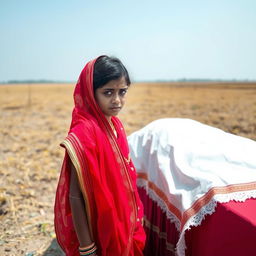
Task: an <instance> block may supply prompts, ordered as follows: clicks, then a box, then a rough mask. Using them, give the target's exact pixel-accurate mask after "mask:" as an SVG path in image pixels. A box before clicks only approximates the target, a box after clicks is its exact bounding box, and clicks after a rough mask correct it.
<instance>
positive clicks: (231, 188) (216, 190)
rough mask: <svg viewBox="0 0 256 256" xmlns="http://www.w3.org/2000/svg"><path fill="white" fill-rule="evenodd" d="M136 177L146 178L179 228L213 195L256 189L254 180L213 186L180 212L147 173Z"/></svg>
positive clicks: (140, 173) (141, 173)
mask: <svg viewBox="0 0 256 256" xmlns="http://www.w3.org/2000/svg"><path fill="white" fill-rule="evenodd" d="M138 178H140V179H144V180H146V181H147V183H148V187H149V188H150V189H152V190H153V191H154V192H155V193H156V194H157V196H159V197H160V198H161V199H162V200H163V201H164V203H165V204H166V206H167V207H168V209H169V210H170V211H171V212H172V213H173V214H175V215H176V217H177V218H178V219H179V221H180V222H181V230H182V229H183V227H184V225H185V223H186V222H187V221H188V219H189V218H191V217H192V216H194V215H195V214H196V213H197V212H198V211H199V210H200V209H201V208H202V207H203V206H205V205H206V204H208V203H209V202H210V200H211V199H212V198H213V197H214V195H217V194H229V193H234V192H242V191H250V190H256V182H250V183H243V184H232V185H228V186H225V187H213V188H211V189H210V190H209V191H208V192H207V193H206V194H205V195H204V196H202V197H200V198H199V199H197V200H196V201H195V203H194V204H193V205H192V206H191V207H190V208H189V209H187V210H186V211H185V212H184V213H183V214H182V213H181V212H180V211H179V210H178V209H177V208H176V207H175V206H174V205H173V204H171V203H170V202H169V200H168V198H167V196H166V195H165V194H164V192H163V191H162V190H161V189H159V188H158V187H157V186H156V185H155V184H154V183H153V182H151V181H150V180H149V179H148V175H147V173H143V172H139V173H138Z"/></svg>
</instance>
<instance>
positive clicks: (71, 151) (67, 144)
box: [61, 134, 93, 239]
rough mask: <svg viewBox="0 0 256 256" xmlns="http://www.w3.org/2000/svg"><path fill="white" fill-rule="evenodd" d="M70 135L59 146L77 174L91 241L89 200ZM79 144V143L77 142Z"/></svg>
mask: <svg viewBox="0 0 256 256" xmlns="http://www.w3.org/2000/svg"><path fill="white" fill-rule="evenodd" d="M71 136H72V135H71V134H69V136H68V137H67V138H66V139H65V140H64V141H63V142H62V143H61V145H63V146H64V147H65V148H66V149H67V152H68V155H69V157H70V159H71V161H72V163H73V165H74V167H75V169H76V172H77V176H78V180H79V184H80V189H81V191H82V194H83V197H84V201H85V202H84V203H85V211H86V214H87V218H88V224H89V228H90V234H91V238H92V239H93V232H92V225H91V210H90V207H89V199H88V194H87V191H86V189H85V184H84V182H83V176H82V168H81V163H80V162H79V160H78V159H79V158H78V157H77V154H76V151H75V149H74V145H73V144H74V142H73V141H72V140H73V139H72V137H71ZM78 143H79V142H78Z"/></svg>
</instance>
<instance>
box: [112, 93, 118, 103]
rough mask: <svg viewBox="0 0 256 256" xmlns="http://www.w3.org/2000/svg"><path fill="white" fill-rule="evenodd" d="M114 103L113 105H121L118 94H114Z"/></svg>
mask: <svg viewBox="0 0 256 256" xmlns="http://www.w3.org/2000/svg"><path fill="white" fill-rule="evenodd" d="M112 103H113V104H119V103H120V98H119V95H118V94H114V96H113V98H112Z"/></svg>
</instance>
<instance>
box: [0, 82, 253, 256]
mask: <svg viewBox="0 0 256 256" xmlns="http://www.w3.org/2000/svg"><path fill="white" fill-rule="evenodd" d="M72 91H73V85H71V84H33V85H0V110H1V112H0V113H1V117H0V131H1V134H0V176H1V180H0V220H1V225H0V245H1V246H0V255H3V256H7V255H8V256H12V255H13V256H14V255H15V256H17V255H27V256H33V255H61V253H60V251H59V250H58V247H57V244H56V241H55V239H54V238H55V235H54V229H53V204H54V193H55V188H56V183H57V178H58V175H59V170H60V168H61V162H62V158H63V155H64V152H63V149H62V148H60V147H59V143H60V142H61V141H62V140H63V138H65V136H66V134H67V131H68V128H69V124H70V118H71V112H72V107H73V99H72ZM165 117H182V118H191V119H195V120H198V121H200V122H203V123H206V124H209V125H212V126H215V127H218V128H221V129H223V130H225V131H227V132H231V133H234V134H237V135H241V136H244V137H247V138H250V139H253V140H256V84H253V83H244V84H242V83H234V84H232V83H218V84H217V83H138V84H134V85H132V87H131V88H130V92H129V95H128V99H127V104H126V106H125V108H124V110H123V111H122V113H121V114H120V118H121V119H122V121H123V123H124V126H125V128H126V131H127V134H130V133H131V132H133V131H135V130H137V129H140V128H142V127H143V126H145V125H146V124H147V123H149V122H151V121H153V120H156V119H159V118H165ZM188 129H189V127H188ZM220 146H221V145H220Z"/></svg>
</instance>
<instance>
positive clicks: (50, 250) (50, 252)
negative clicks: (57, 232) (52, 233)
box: [43, 239, 65, 256]
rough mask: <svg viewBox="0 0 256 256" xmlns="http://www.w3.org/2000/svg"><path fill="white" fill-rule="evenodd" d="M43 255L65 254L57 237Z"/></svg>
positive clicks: (62, 255)
mask: <svg viewBox="0 0 256 256" xmlns="http://www.w3.org/2000/svg"><path fill="white" fill-rule="evenodd" d="M43 256H65V254H64V253H63V251H62V250H61V248H60V246H59V245H58V242H57V240H56V239H53V240H52V242H51V244H50V245H49V247H48V248H47V250H46V251H45V252H44V253H43Z"/></svg>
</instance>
